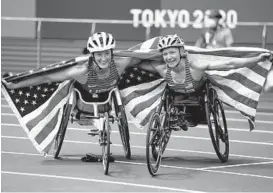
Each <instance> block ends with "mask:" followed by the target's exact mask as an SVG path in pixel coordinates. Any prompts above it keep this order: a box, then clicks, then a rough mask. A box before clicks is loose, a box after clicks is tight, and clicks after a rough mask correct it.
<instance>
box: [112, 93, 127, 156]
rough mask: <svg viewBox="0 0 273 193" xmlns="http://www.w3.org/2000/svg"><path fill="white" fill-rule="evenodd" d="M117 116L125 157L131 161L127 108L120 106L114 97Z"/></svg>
mask: <svg viewBox="0 0 273 193" xmlns="http://www.w3.org/2000/svg"><path fill="white" fill-rule="evenodd" d="M113 101H114V107H115V114H116V117H117V118H118V129H119V133H120V138H121V142H122V145H123V149H124V153H125V157H126V158H127V159H131V146H130V132H129V126H128V121H127V117H126V113H125V108H124V106H123V105H118V102H117V99H116V96H115V95H114V97H113Z"/></svg>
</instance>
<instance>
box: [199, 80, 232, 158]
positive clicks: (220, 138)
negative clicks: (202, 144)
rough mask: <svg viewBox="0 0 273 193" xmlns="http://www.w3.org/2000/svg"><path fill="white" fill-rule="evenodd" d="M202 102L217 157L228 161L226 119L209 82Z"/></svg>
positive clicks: (221, 104)
mask: <svg viewBox="0 0 273 193" xmlns="http://www.w3.org/2000/svg"><path fill="white" fill-rule="evenodd" d="M204 102H205V111H206V119H207V124H208V128H209V133H210V137H211V142H212V145H213V147H214V150H215V152H216V154H217V156H218V158H219V159H220V160H221V162H223V163H225V162H227V161H228V156H229V137H228V129H227V121H226V116H225V111H224V107H223V103H222V102H221V101H220V100H219V98H218V96H217V93H216V91H215V89H213V88H212V86H211V84H210V83H209V82H207V83H206V95H205V101H204ZM220 142H221V143H220Z"/></svg>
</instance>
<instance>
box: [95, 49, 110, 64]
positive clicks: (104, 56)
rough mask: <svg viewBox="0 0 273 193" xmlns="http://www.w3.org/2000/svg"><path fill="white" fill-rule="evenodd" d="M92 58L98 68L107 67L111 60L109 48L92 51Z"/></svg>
mask: <svg viewBox="0 0 273 193" xmlns="http://www.w3.org/2000/svg"><path fill="white" fill-rule="evenodd" d="M94 60H95V62H96V63H97V64H98V65H99V67H100V68H108V67H109V66H110V63H111V60H112V52H111V50H105V51H101V52H94Z"/></svg>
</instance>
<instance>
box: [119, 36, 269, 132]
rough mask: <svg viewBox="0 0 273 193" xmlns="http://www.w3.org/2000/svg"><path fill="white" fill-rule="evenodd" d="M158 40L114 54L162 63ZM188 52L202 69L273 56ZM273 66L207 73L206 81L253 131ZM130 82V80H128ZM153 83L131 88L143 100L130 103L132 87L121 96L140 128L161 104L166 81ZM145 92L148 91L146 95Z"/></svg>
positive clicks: (245, 50) (238, 50)
mask: <svg viewBox="0 0 273 193" xmlns="http://www.w3.org/2000/svg"><path fill="white" fill-rule="evenodd" d="M158 40H159V37H155V38H152V39H149V40H147V41H145V42H143V43H141V44H138V45H136V46H134V47H132V48H131V49H129V50H124V51H117V52H115V54H116V55H118V56H129V57H138V58H143V59H150V60H161V59H162V56H161V54H160V53H159V52H158V51H157V50H156V45H157V42H158ZM185 49H186V50H187V51H188V53H189V54H190V55H192V56H194V58H195V59H196V60H197V61H198V63H199V64H200V65H201V64H207V63H213V62H215V61H221V60H222V61H224V60H230V59H233V58H248V57H254V56H257V55H259V54H261V53H271V51H270V50H266V49H262V48H250V47H232V48H220V49H211V50H206V49H202V48H197V47H193V46H186V47H185ZM271 66H272V63H271V62H270V61H264V62H259V63H257V64H253V65H252V66H251V67H244V68H239V69H232V70H228V71H215V70H214V71H206V77H207V78H208V79H209V80H210V82H211V83H212V85H213V87H214V88H215V90H216V92H217V94H218V96H219V98H220V100H221V101H223V102H224V103H225V104H227V105H229V106H231V107H233V108H235V109H236V110H238V111H239V112H241V113H242V114H243V115H244V116H245V117H246V118H247V119H248V120H249V124H250V130H252V129H254V128H255V116H256V109H257V106H258V102H259V98H260V94H261V92H262V90H263V85H264V83H265V80H266V77H267V74H268V72H269V70H270V68H271ZM127 77H128V74H127ZM128 79H130V77H128ZM152 82H153V83H154V84H153V85H151V84H149V81H148V84H144V83H143V82H142V84H140V85H139V86H137V85H135V86H133V85H130V86H131V87H132V86H133V87H132V88H134V89H133V90H134V92H137V93H140V94H139V95H140V96H137V97H136V98H133V97H132V96H130V97H129V98H128V99H127V96H129V94H128V93H130V92H133V91H131V89H130V87H129V88H128V89H124V90H122V94H124V97H125V100H126V108H127V109H128V111H127V113H129V114H130V115H129V116H128V117H130V118H132V120H133V122H135V123H137V124H141V126H145V124H147V120H148V117H149V115H150V114H151V111H152V110H154V108H153V107H155V106H156V104H158V103H157V102H158V100H155V98H156V97H160V94H159V93H160V91H162V89H163V82H164V81H163V82H162V79H158V80H156V79H154V80H153V81H152ZM144 85H145V86H146V87H148V88H154V89H155V90H157V91H155V92H154V91H153V89H147V88H145V86H144ZM160 86H162V87H160ZM138 89H140V91H138ZM145 91H147V93H146V92H145ZM149 93H150V95H149ZM161 93H162V92H161ZM157 94H158V95H157ZM141 95H142V96H141ZM146 96H149V97H150V98H151V100H152V101H156V102H154V103H151V102H150V100H147V99H150V98H148V97H146ZM153 97H155V98H153ZM146 101H147V103H146ZM152 105H154V106H152ZM135 109H137V110H135Z"/></svg>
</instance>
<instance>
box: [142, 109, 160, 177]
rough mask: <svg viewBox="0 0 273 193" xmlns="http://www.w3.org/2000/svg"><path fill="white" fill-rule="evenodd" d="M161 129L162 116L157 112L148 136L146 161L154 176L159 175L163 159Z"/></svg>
mask: <svg viewBox="0 0 273 193" xmlns="http://www.w3.org/2000/svg"><path fill="white" fill-rule="evenodd" d="M160 127H161V123H160V116H159V114H158V113H157V112H154V113H153V114H152V116H151V118H150V122H149V127H148V129H147V135H146V161H147V167H148V171H149V173H150V174H151V175H152V176H155V174H156V173H157V171H158V169H159V167H160V162H161V158H162V155H161V146H162V140H161V138H162V132H161V129H160ZM155 151H156V152H155Z"/></svg>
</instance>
